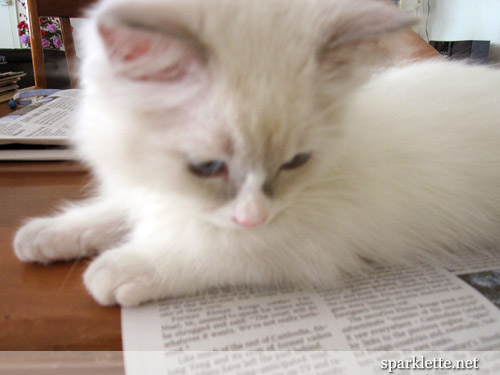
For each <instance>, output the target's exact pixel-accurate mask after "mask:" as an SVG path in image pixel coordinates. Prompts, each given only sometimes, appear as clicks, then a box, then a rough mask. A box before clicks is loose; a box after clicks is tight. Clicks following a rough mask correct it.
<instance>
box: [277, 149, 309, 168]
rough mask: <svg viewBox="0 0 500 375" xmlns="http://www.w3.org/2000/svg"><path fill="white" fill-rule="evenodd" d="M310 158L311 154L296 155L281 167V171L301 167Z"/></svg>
mask: <svg viewBox="0 0 500 375" xmlns="http://www.w3.org/2000/svg"><path fill="white" fill-rule="evenodd" d="M310 157H311V154H310V153H307V152H304V153H301V154H297V155H295V156H294V157H293V158H292V160H290V161H288V162H286V163H285V164H283V165H282V166H281V169H295V168H298V167H302V166H303V165H304V164H305V163H307V161H308V160H309V158H310Z"/></svg>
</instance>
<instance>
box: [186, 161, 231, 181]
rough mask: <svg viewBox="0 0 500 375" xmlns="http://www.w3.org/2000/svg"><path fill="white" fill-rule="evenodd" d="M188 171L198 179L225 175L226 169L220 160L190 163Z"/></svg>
mask: <svg viewBox="0 0 500 375" xmlns="http://www.w3.org/2000/svg"><path fill="white" fill-rule="evenodd" d="M189 170H190V171H191V172H192V173H193V174H195V175H196V176H199V177H215V176H220V175H221V174H224V173H226V172H227V167H226V163H224V162H223V161H221V160H210V161H205V162H202V163H194V162H191V163H190V164H189Z"/></svg>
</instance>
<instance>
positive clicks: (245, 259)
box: [15, 0, 500, 305]
mask: <svg viewBox="0 0 500 375" xmlns="http://www.w3.org/2000/svg"><path fill="white" fill-rule="evenodd" d="M360 1H361V0H360ZM125 3H126V5H124V4H125ZM137 4H140V6H136V5H137ZM148 4H149V5H144V2H143V1H124V0H112V1H111V0H110V1H105V2H103V3H102V4H100V5H99V6H98V7H97V9H96V10H94V11H93V13H92V14H93V16H92V19H91V22H90V23H89V26H88V29H87V30H86V39H87V52H86V58H85V61H84V65H83V68H82V80H83V85H84V89H85V91H84V102H83V105H82V107H81V108H80V111H79V120H78V126H77V129H76V133H75V142H76V144H77V146H78V149H79V151H80V153H81V155H82V159H83V160H84V161H85V162H87V163H88V165H89V166H90V167H91V168H92V169H93V171H94V172H95V175H96V178H97V179H98V181H99V183H100V190H99V197H98V198H96V200H93V201H89V202H88V204H87V205H84V206H79V207H76V208H69V209H68V210H66V211H65V212H64V213H63V214H62V215H61V216H56V217H53V218H44V219H34V220H33V221H31V222H29V223H28V224H27V225H26V226H24V227H23V228H21V229H20V230H19V232H18V234H17V236H16V239H15V251H16V254H17V255H18V257H19V258H20V259H21V260H25V261H42V262H47V261H50V260H52V259H54V258H56V259H61V258H74V257H79V256H82V255H89V254H91V253H92V252H93V251H99V252H103V251H105V250H107V251H106V252H104V253H102V254H101V255H100V256H99V257H98V258H97V259H95V260H94V261H93V263H92V264H91V265H90V267H89V269H88V270H87V272H86V273H85V276H84V282H85V285H86V286H87V288H88V289H89V291H90V293H91V294H92V295H93V296H94V297H95V298H96V300H97V301H98V302H100V303H102V304H113V303H119V304H123V305H134V304H138V303H140V302H142V301H145V300H149V299H156V298H160V297H164V296H168V295H178V294H183V293H192V292H195V291H198V290H200V289H202V288H205V287H207V286H218V285H226V284H247V283H251V284H280V283H287V284H295V285H328V286H332V285H336V284H337V283H338V282H339V281H340V280H341V278H342V276H343V275H344V274H345V273H350V272H357V271H359V270H361V269H363V267H364V266H366V260H372V261H377V262H388V261H390V262H401V261H405V260H408V259H419V258H426V259H432V255H433V254H434V253H436V252H441V251H449V250H453V249H456V248H459V247H476V246H483V245H487V244H491V243H496V242H498V240H499V237H500V231H499V229H500V106H499V105H498V104H499V103H500V93H499V90H498V88H499V87H500V72H499V71H496V70H493V69H487V68H484V67H474V66H467V65H465V64H457V63H448V62H443V61H430V62H422V63H416V64H412V65H405V66H399V67H392V68H390V69H385V70H381V71H380V72H378V73H375V74H373V75H372V76H371V78H367V76H368V74H369V73H366V72H370V71H371V69H368V67H369V64H370V62H371V58H372V55H371V52H370V49H366V48H365V47H366V45H365V44H363V43H358V42H359V40H363V39H364V38H366V37H369V36H373V35H372V34H374V33H375V34H376V33H383V32H384V31H392V30H393V29H397V28H400V27H403V26H404V25H406V23H407V21H405V20H400V21H398V20H397V18H398V16H396V15H392V9H393V8H390V10H389V11H387V12H389V13H388V14H386V13H385V12H386V11H385V10H383V11H382V10H381V11H380V12H378V10H377V9H379V8H378V5H377V6H375V5H374V4H375V3H373V2H370V1H368V0H365V1H364V4H365V6H366V9H368V10H369V12H366V11H365V12H363V10H360V8H359V7H358V5H359V4H355V3H354V2H352V1H347V0H336V1H329V0H307V1H306V0H293V1H291V0H286V1H282V0H275V1H273V2H270V1H264V0H258V1H257V0H253V1H233V0H231V1H226V0H217V1H215V0H214V1H211V2H210V1H202V0H189V1H176V0H170V1H167V0H156V1H149V2H148ZM377 4H379V3H378V2H377ZM380 6H382V5H380ZM373 7H375V8H373ZM380 9H382V8H380ZM384 9H385V8H384ZM368 14H372V15H373V16H372V17H369V16H368ZM355 15H359V17H355V18H350V17H354V16H355ZM358 18H359V19H362V20H363V22H362V23H360V24H359V25H358V26H357V27H356V23H355V22H354V20H355V19H358ZM105 19H111V21H110V22H111V23H112V24H115V23H118V24H120V22H122V21H123V19H126V20H127V22H129V21H134V22H133V23H134V24H135V23H139V24H141V25H142V24H148V23H151V25H153V26H151V27H152V28H156V29H157V28H160V29H161V30H159V31H158V30H156V32H160V33H163V32H164V34H162V35H163V36H162V38H163V37H164V38H166V39H165V40H166V42H168V40H169V38H177V36H176V35H177V34H176V33H175V29H176V28H177V27H181V28H182V32H183V33H184V32H188V33H189V35H192V36H193V37H194V38H197V39H199V42H200V43H201V44H202V45H204V46H205V47H206V48H207V51H208V57H207V62H206V64H207V65H206V66H204V67H202V68H200V69H198V70H197V73H196V74H197V75H196V79H191V80H188V81H179V82H167V83H165V82H163V83H162V82H154V81H136V80H133V79H130V77H126V76H123V75H122V72H123V69H122V68H123V67H125V69H127V66H120V67H116V66H114V64H112V63H110V59H109V58H108V57H107V54H106V49H105V47H106V46H105V45H104V44H103V42H102V39H101V38H100V36H99V33H98V31H97V30H98V27H97V25H98V24H99V23H100V22H105V21H103V20H105ZM351 21H352V22H354V23H350V22H351ZM127 22H124V24H126V25H127ZM371 23H373V25H372V24H371ZM382 24H383V25H385V26H382ZM158 25H160V26H158ZM338 25H340V26H338ZM342 25H349V27H347V26H345V27H344V28H343V27H342ZM353 25H354V26H353ZM162 27H164V29H162ZM384 27H385V28H384ZM162 30H163V31H162ZM172 30H174V32H173V33H172ZM331 34H332V35H334V36H335V38H334V39H333V40H329V36H330V35H331ZM176 40H177V39H176ZM346 40H347V41H350V42H352V43H354V44H345V43H346V42H345V41H346ZM178 41H179V40H177V42H178ZM339 41H340V42H339ZM177 42H176V43H177ZM181 42H182V40H181ZM325 43H326V44H325ZM353 46H355V47H356V48H354V47H353ZM344 47H346V48H344ZM181 48H194V50H190V52H189V53H193V54H198V53H200V54H201V53H202V52H203V53H204V51H201V50H197V48H198V47H197V46H194V47H193V45H192V44H190V45H186V46H184V47H182V46H181ZM353 50H354V52H353ZM318 51H319V52H318ZM188 55H189V54H188ZM319 55H321V56H319ZM189 56H190V55H189ZM318 56H319V57H318ZM171 57H172V56H168V58H171ZM346 59H347V61H348V64H347V65H346V64H345V61H344V60H346ZM166 61H167V60H166ZM168 61H170V60H168ZM199 61H202V60H199ZM343 61H344V63H343ZM115 64H116V62H115ZM118 64H120V62H118ZM151 66H154V64H153V65H151ZM134 69H137V66H135V67H134ZM362 81H366V83H362ZM300 152H311V153H312V157H311V159H310V160H309V161H308V162H307V163H306V164H305V165H304V166H302V167H300V168H297V169H294V170H290V171H285V170H283V171H281V172H279V167H280V165H282V164H283V163H286V162H287V161H289V160H290V159H291V158H293V156H294V155H296V154H297V153H300ZM191 159H195V160H201V161H203V160H225V161H226V162H227V163H228V165H229V170H230V181H231V182H230V183H229V182H225V180H224V178H223V177H213V178H209V179H203V178H200V177H197V176H194V175H193V174H192V173H190V172H189V170H188V168H187V165H188V162H189V160H191ZM266 176H267V177H266ZM266 178H267V179H269V178H271V179H272V184H273V196H272V197H271V198H269V197H267V196H265V194H263V193H262V191H261V190H259V188H258V187H259V186H262V184H263V183H264V182H265V181H266ZM235 217H236V218H240V219H241V221H245V220H253V221H259V222H260V221H261V219H262V218H264V219H266V222H265V223H263V224H262V225H258V226H256V227H254V228H246V227H244V226H242V225H239V224H238V223H237V222H238V220H236V222H235V220H234V219H235ZM125 232H126V234H125ZM90 234H91V235H90ZM82 238H84V239H85V240H82ZM89 238H91V239H92V240H90V239H89ZM61 239H63V240H61Z"/></svg>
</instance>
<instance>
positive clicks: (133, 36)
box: [99, 24, 204, 82]
mask: <svg viewBox="0 0 500 375" xmlns="http://www.w3.org/2000/svg"><path fill="white" fill-rule="evenodd" d="M99 32H100V35H101V36H102V39H103V42H104V44H105V46H106V50H107V52H108V56H109V59H110V61H111V63H112V66H113V68H115V69H116V71H117V72H118V73H119V74H121V75H124V76H126V77H127V78H131V79H135V80H145V81H170V82H172V81H179V80H182V79H183V78H185V77H186V76H187V75H188V73H189V72H191V71H193V68H194V67H195V66H198V67H200V66H202V65H203V64H204V59H203V53H202V51H201V50H200V49H199V48H197V46H196V45H195V43H193V42H192V41H191V40H190V39H187V38H183V37H182V36H175V35H168V34H161V33H159V32H158V33H155V32H150V31H145V30H140V29H135V28H129V27H126V26H114V27H110V26H107V25H102V24H101V25H99Z"/></svg>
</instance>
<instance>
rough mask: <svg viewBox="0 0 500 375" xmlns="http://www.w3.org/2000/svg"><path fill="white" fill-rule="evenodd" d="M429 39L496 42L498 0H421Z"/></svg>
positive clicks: (499, 32) (498, 37) (499, 39)
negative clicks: (427, 17)
mask: <svg viewBox="0 0 500 375" xmlns="http://www.w3.org/2000/svg"><path fill="white" fill-rule="evenodd" d="M428 5H430V9H431V12H430V15H429V22H428V28H427V31H428V33H429V37H430V39H432V40H490V41H491V42H492V43H500V0H424V1H423V3H422V6H421V11H423V14H424V15H426V14H427V7H428Z"/></svg>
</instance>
